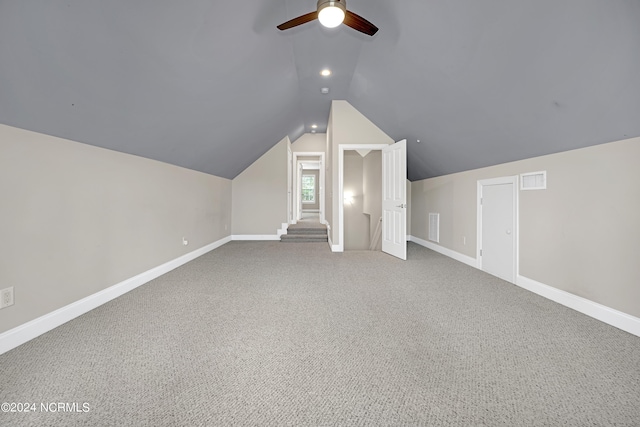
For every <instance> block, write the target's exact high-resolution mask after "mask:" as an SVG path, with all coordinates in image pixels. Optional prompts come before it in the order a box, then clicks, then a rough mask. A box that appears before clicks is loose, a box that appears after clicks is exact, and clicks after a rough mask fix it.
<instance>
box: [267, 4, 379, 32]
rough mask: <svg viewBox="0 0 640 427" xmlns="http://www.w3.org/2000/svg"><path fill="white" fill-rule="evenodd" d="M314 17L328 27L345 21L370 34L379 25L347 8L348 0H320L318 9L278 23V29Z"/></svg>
mask: <svg viewBox="0 0 640 427" xmlns="http://www.w3.org/2000/svg"><path fill="white" fill-rule="evenodd" d="M314 19H317V20H319V21H320V23H321V24H322V25H324V26H325V27H327V28H334V27H337V26H338V25H340V24H342V23H343V22H344V24H345V25H346V26H348V27H351V28H353V29H354V30H357V31H360V32H361V33H364V34H367V35H369V36H372V35H374V34H375V33H377V32H378V27H376V26H375V25H373V24H372V23H371V22H369V21H367V20H366V19H364V18H363V17H361V16H359V15H356V14H355V13H353V12H351V11H349V10H347V1H346V0H335V1H333V0H318V10H317V11H315V12H310V13H307V14H306V15H302V16H298V17H297V18H293V19H292V20H290V21H287V22H285V23H284V24H280V25H278V29H279V30H280V31H282V30H288V29H289V28H293V27H297V26H298V25H302V24H306V23H307V22H311V21H313V20H314Z"/></svg>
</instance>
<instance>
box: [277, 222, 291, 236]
mask: <svg viewBox="0 0 640 427" xmlns="http://www.w3.org/2000/svg"><path fill="white" fill-rule="evenodd" d="M287 228H289V223H288V222H283V223H282V226H281V227H280V228H279V229H278V231H276V235H277V236H278V237H280V236H282V235H283V234H287Z"/></svg>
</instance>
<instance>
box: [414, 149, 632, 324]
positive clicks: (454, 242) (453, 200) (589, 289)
mask: <svg viewBox="0 0 640 427" xmlns="http://www.w3.org/2000/svg"><path fill="white" fill-rule="evenodd" d="M638 159H640V138H633V139H628V140H624V141H618V142H613V143H609V144H603V145H598V146H594V147H589V148H583V149H578V150H573V151H567V152H563V153H558V154H552V155H547V156H542V157H536V158H532V159H527V160H521V161H517V162H511V163H505V164H502V165H497V166H492V167H488V168H482V169H476V170H471V171H467V172H461V173H456V174H452V175H446V176H441V177H437V178H432V179H427V180H423V181H415V182H413V183H412V185H411V187H412V234H413V235H414V236H416V237H419V238H421V239H424V240H426V239H427V232H428V229H427V226H428V213H429V212H439V213H440V239H441V240H440V244H441V245H442V246H444V247H446V248H448V249H452V250H454V251H456V252H459V253H462V254H464V255H467V256H470V257H472V258H475V256H476V254H475V251H476V228H477V224H476V191H477V190H476V185H477V181H478V180H481V179H488V178H495V177H501V176H510V175H517V174H521V173H525V172H536V171H541V170H546V171H547V180H548V183H547V190H540V191H519V221H520V244H519V261H520V275H522V276H525V277H528V278H530V279H533V280H536V281H538V282H541V283H544V284H546V285H549V286H553V287H555V288H558V289H561V290H564V291H567V292H570V293H572V294H575V295H578V296H581V297H584V298H587V299H589V300H591V301H594V302H597V303H600V304H603V305H605V306H607V307H611V308H614V309H616V310H620V311H622V312H625V313H628V314H630V315H633V316H636V317H640V286H638V284H639V283H640V268H638V260H639V259H640V257H639V253H640V252H639V251H638V242H640V226H639V223H638V218H640V167H638V165H639V163H638ZM465 237H466V245H465V244H463V238H465Z"/></svg>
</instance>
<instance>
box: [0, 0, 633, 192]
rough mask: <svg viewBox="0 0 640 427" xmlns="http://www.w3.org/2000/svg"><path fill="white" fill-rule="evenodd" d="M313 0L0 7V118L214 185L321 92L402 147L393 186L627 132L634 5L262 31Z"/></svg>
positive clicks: (401, 6)
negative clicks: (361, 28)
mask: <svg viewBox="0 0 640 427" xmlns="http://www.w3.org/2000/svg"><path fill="white" fill-rule="evenodd" d="M315 7H316V1H315V0H242V1H216V0H181V1H173V0H133V1H132V0H127V1H125V0H111V1H100V0H64V1H62V0H21V1H11V0H0V122H1V123H3V124H7V125H11V126H16V127H20V128H24V129H28V130H32V131H36V132H42V133H45V134H50V135H54V136H59V137H63V138H67V139H71V140H74V141H79V142H83V143H87V144H91V145H96V146H100V147H105V148H109V149H113V150H117V151H122V152H125V153H131V154H136V155H140V156H143V157H148V158H152V159H156V160H160V161H164V162H168V163H172V164H176V165H179V166H184V167H187V168H191V169H195V170H200V171H203V172H207V173H210V174H213V175H217V176H222V177H226V178H233V177H235V176H236V175H237V174H238V173H240V172H241V171H242V170H243V169H244V168H246V167H247V166H248V165H250V164H251V163H252V162H253V161H255V160H256V159H257V158H258V157H260V156H261V155H262V154H263V153H264V152H266V151H267V150H268V149H269V148H271V147H272V146H273V145H274V144H276V143H277V142H278V141H280V140H281V139H282V138H283V137H284V136H285V135H288V136H289V137H290V138H291V139H292V140H295V139H296V138H297V137H298V136H300V135H301V134H302V133H304V132H309V131H310V130H311V125H312V124H317V125H318V126H319V128H318V131H319V132H323V131H324V130H325V129H326V124H327V119H328V115H329V109H330V105H331V100H332V99H345V100H347V101H349V102H350V103H351V104H352V105H353V106H354V107H356V108H357V109H358V110H359V111H361V112H362V113H363V114H364V115H366V116H367V117H368V118H369V119H370V120H371V121H373V122H374V123H375V124H376V125H378V126H379V127H380V128H381V129H382V130H383V131H385V132H386V133H387V134H388V135H389V136H391V137H392V138H394V139H396V140H399V139H404V138H406V139H408V167H409V178H410V179H411V180H416V179H423V178H428V177H433V176H438V175H442V174H447V173H453V172H458V171H462V170H468V169H473V168H478V167H482V166H488V165H493V164H498V163H504V162H507V161H511V160H518V159H522V158H528V157H533V156H538V155H543V154H548V153H553V152H559V151H564V150H569V149H573V148H579V147H583V146H589V145H594V144H600V143H605V142H610V141H615V140H620V139H624V138H627V137H634V136H640V1H638V0H624V1H623V0H608V1H602V0H562V1H558V0H518V1H507V0H482V1H478V0H446V1H445V0H437V1H436V0H403V1H388V0H387V1H384V0H348V2H347V8H348V9H349V10H351V11H353V12H355V13H357V14H359V15H361V16H363V17H365V18H366V19H368V20H369V21H371V22H373V23H374V24H376V25H377V26H378V27H379V28H380V31H379V32H378V33H377V34H376V35H375V36H373V37H369V36H366V35H362V34H360V33H357V32H356V31H354V30H352V29H350V28H347V27H344V26H342V27H339V28H336V29H332V30H330V29H325V28H323V27H321V26H320V25H319V23H318V22H317V21H315V22H312V23H308V24H305V25H303V26H300V27H297V28H295V29H292V30H287V31H285V32H281V31H278V30H277V29H276V25H278V24H280V23H282V22H284V21H287V20H289V19H291V18H293V17H296V16H299V15H302V14H304V13H307V12H311V11H313V10H315ZM325 67H328V68H330V69H331V70H332V71H333V75H332V76H331V77H329V78H324V77H321V76H320V74H319V72H320V70H321V69H322V68H325ZM321 87H328V88H329V89H330V93H329V94H328V95H323V94H321V93H320V88H321ZM418 140H419V141H420V142H417V141H418ZM365 142H366V141H365Z"/></svg>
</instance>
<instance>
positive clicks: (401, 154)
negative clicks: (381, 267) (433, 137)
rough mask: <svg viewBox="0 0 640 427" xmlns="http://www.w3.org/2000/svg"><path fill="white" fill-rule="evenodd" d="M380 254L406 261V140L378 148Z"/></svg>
mask: <svg viewBox="0 0 640 427" xmlns="http://www.w3.org/2000/svg"><path fill="white" fill-rule="evenodd" d="M382 251H383V252H386V253H388V254H389V255H393V256H395V257H398V258H400V259H403V260H406V259H407V140H406V139H403V140H402V141H398V142H396V143H395V144H393V145H390V146H388V147H385V148H383V149H382Z"/></svg>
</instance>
